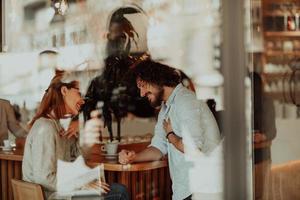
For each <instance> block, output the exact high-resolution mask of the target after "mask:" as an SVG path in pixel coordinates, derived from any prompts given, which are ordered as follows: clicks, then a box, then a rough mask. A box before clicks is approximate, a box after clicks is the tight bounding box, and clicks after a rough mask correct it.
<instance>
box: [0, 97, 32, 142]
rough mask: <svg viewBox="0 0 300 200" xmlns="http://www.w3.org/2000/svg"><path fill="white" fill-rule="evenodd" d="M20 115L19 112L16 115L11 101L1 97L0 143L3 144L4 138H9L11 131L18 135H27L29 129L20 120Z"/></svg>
mask: <svg viewBox="0 0 300 200" xmlns="http://www.w3.org/2000/svg"><path fill="white" fill-rule="evenodd" d="M20 117H21V116H20V113H18V112H17V116H16V113H15V110H14V108H13V106H12V105H11V104H10V102H9V101H7V100H5V99H0V145H3V140H7V139H8V133H9V132H11V133H12V134H13V135H14V136H16V137H26V135H27V130H26V129H25V128H23V127H22V126H21V125H20V123H19V121H18V119H20Z"/></svg>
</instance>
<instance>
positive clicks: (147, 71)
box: [132, 59, 181, 87]
mask: <svg viewBox="0 0 300 200" xmlns="http://www.w3.org/2000/svg"><path fill="white" fill-rule="evenodd" d="M132 72H133V74H134V76H135V77H136V78H140V79H141V80H143V81H145V82H147V83H150V84H154V85H157V86H167V87H175V86H176V85H178V84H179V83H180V81H181V78H180V75H179V73H177V72H176V70H175V69H174V68H172V67H169V66H167V65H164V64H161V63H158V62H154V61H152V60H151V59H148V60H145V61H142V62H140V63H138V64H137V65H135V66H134V67H133V68H132Z"/></svg>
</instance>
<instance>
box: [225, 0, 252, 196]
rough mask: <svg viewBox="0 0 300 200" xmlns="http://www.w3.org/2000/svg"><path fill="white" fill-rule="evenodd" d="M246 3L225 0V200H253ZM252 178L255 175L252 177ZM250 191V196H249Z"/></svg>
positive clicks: (237, 0)
mask: <svg viewBox="0 0 300 200" xmlns="http://www.w3.org/2000/svg"><path fill="white" fill-rule="evenodd" d="M244 11H245V1H243V0H223V1H222V15H223V18H222V20H223V22H222V23H223V27H222V31H223V32H222V34H223V41H222V64H223V66H222V72H223V75H224V107H225V111H226V112H225V113H224V120H223V128H224V134H225V154H224V157H225V172H224V173H225V174H224V175H225V178H224V181H225V184H224V187H225V188H224V192H225V193H224V197H225V198H224V199H226V200H233V199H243V200H247V199H251V195H249V194H251V192H252V186H251V184H250V183H249V181H248V179H247V177H249V176H248V175H247V173H251V172H249V171H248V170H247V148H248V147H247V145H249V144H247V134H248V133H247V130H246V112H245V111H246V107H245V99H246V98H245V95H246V93H245V75H246V50H245V21H244V19H245V18H244V17H245V16H244V15H245V12H244ZM251 177H252V176H251ZM249 191H250V193H249Z"/></svg>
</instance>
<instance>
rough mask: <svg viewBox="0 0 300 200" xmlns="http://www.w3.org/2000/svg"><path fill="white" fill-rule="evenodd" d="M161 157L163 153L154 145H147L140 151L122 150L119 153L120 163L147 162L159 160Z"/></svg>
mask: <svg viewBox="0 0 300 200" xmlns="http://www.w3.org/2000/svg"><path fill="white" fill-rule="evenodd" d="M162 157H163V153H162V152H161V151H160V150H159V149H157V148H156V147H153V146H149V147H147V148H146V149H145V150H143V151H141V152H140V153H137V154H136V153H135V152H134V151H128V150H122V151H121V152H120V153H119V162H120V163H121V164H128V163H133V162H147V161H155V160H160V159H161V158H162Z"/></svg>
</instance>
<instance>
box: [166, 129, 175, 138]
mask: <svg viewBox="0 0 300 200" xmlns="http://www.w3.org/2000/svg"><path fill="white" fill-rule="evenodd" d="M171 134H175V133H174V131H170V132H169V133H167V135H166V138H167V139H169V135H171Z"/></svg>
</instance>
